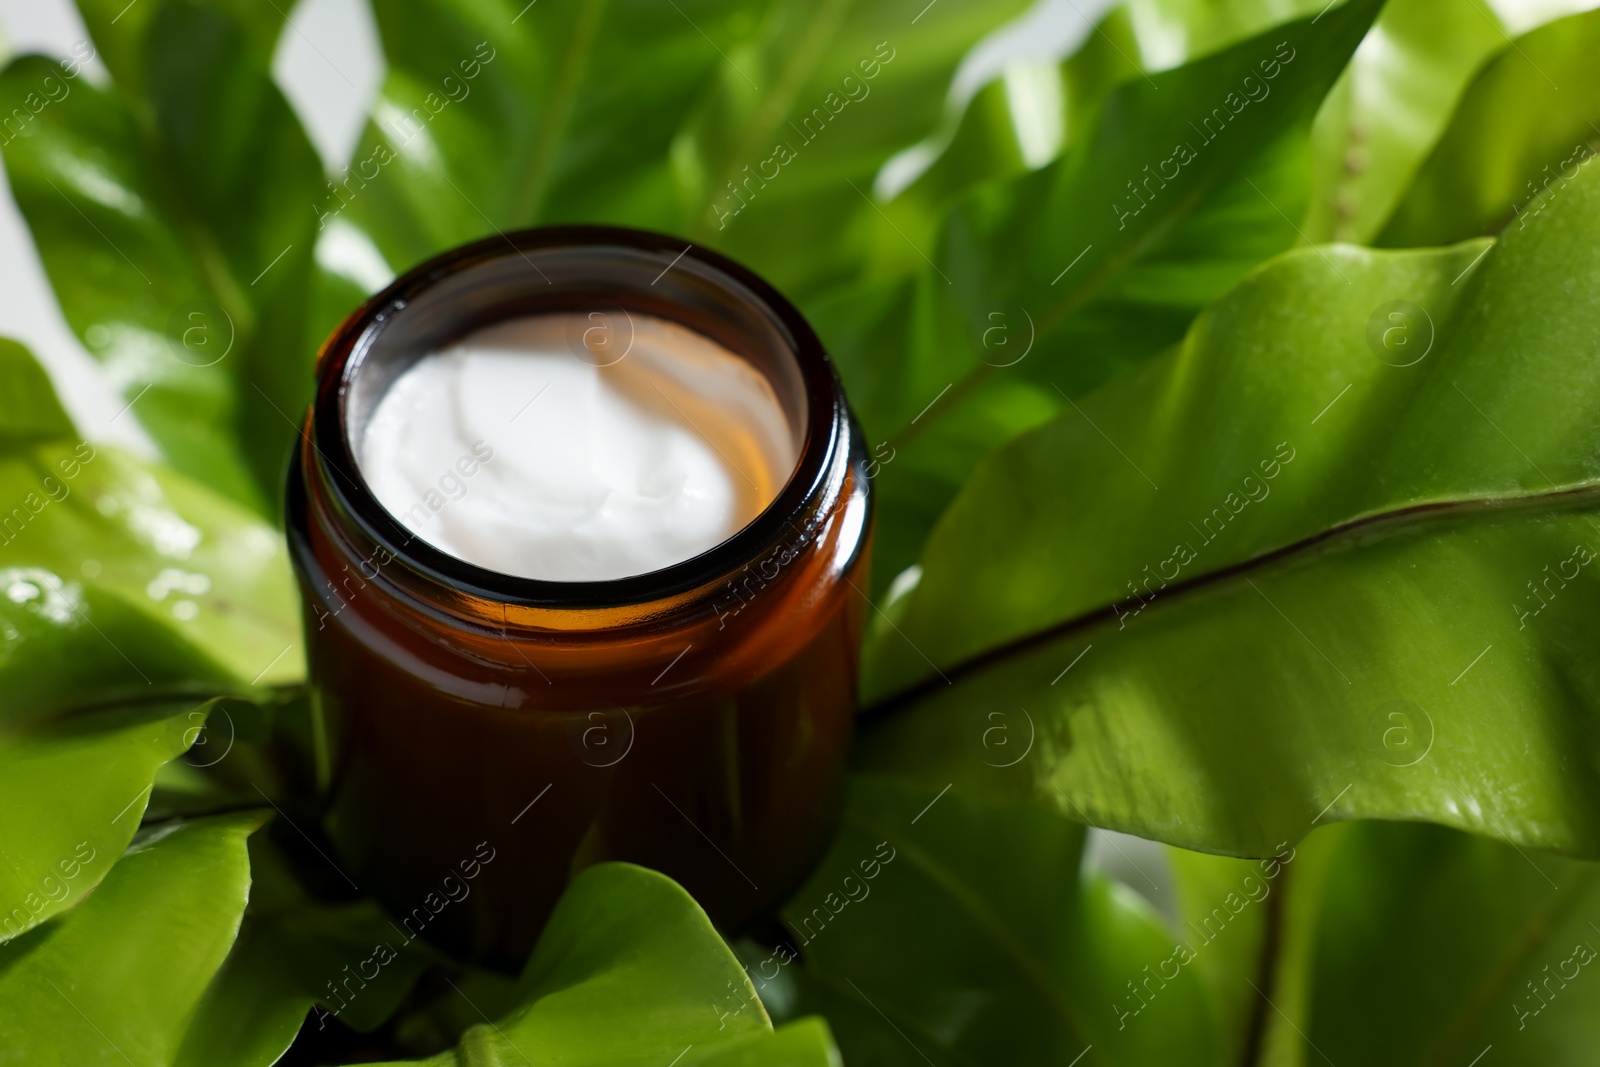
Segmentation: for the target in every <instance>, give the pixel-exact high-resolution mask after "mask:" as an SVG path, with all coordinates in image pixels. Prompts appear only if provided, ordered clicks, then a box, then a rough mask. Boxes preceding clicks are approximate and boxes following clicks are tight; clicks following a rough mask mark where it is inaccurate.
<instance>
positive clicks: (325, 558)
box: [288, 372, 871, 967]
mask: <svg viewBox="0 0 1600 1067" xmlns="http://www.w3.org/2000/svg"><path fill="white" fill-rule="evenodd" d="M830 373H831V372H830ZM325 392H326V391H323V392H319V400H318V403H319V404H320V403H324V402H325V401H327V399H328V398H327V396H326V395H325ZM827 418H828V419H829V421H830V422H831V425H827V426H822V425H815V426H813V427H812V428H811V431H812V432H811V433H810V437H809V440H808V444H807V446H806V447H807V448H808V449H815V450H820V451H822V452H825V453H826V454H825V455H819V456H817V457H814V458H816V459H817V461H818V463H817V464H815V466H816V470H817V471H818V472H819V473H818V477H817V478H816V479H815V484H814V485H813V487H812V489H811V491H810V492H809V494H808V495H807V496H806V498H805V500H804V502H803V506H801V507H799V508H798V509H796V510H794V511H792V512H791V513H790V515H789V516H788V518H787V519H786V521H785V522H784V523H783V524H782V529H781V532H780V533H779V534H778V535H777V536H775V537H768V538H766V539H765V540H763V541H761V542H760V543H755V542H748V541H747V543H746V548H747V549H752V551H747V553H746V557H747V558H742V559H739V560H736V561H735V563H734V565H732V566H722V567H721V568H720V569H718V570H717V572H716V573H715V574H710V573H708V574H705V575H702V578H703V580H700V581H697V582H691V583H689V585H688V587H686V588H685V587H682V585H683V583H679V584H680V587H679V588H675V589H672V590H669V591H667V592H665V593H664V594H663V595H661V596H659V597H655V598H651V599H645V600H643V601H639V600H637V599H635V600H634V601H633V602H628V603H618V604H601V605H598V606H597V605H593V604H586V605H578V606H574V607H571V608H567V607H564V606H562V605H561V604H559V603H541V604H537V605H531V606H530V605H528V604H518V603H506V602H499V603H497V602H496V601H495V600H494V598H493V597H486V596H484V595H482V593H481V592H480V591H477V590H472V591H470V592H465V591H462V590H458V589H457V590H441V591H440V595H438V596H434V595H432V593H431V592H430V591H429V590H428V589H427V588H425V587H421V586H419V580H418V579H417V577H416V568H414V567H413V566H412V565H411V562H410V561H409V560H408V559H407V558H406V556H405V552H404V550H403V549H401V548H399V547H398V546H396V545H394V544H392V543H388V542H386V541H385V539H384V538H383V537H382V536H372V535H371V531H369V530H367V529H366V528H365V527H364V526H363V524H362V523H361V522H359V521H356V520H355V519H354V518H352V515H351V514H350V504H349V501H348V500H347V499H346V496H347V494H346V493H344V492H343V491H342V483H341V477H342V476H343V474H342V472H340V471H338V470H330V463H332V462H333V461H330V460H329V459H328V456H327V454H326V452H325V451H324V448H323V444H324V442H321V441H319V440H318V439H317V436H316V429H317V417H316V413H315V412H314V413H313V418H312V420H311V421H310V423H309V424H308V430H309V431H310V432H309V433H308V436H307V438H306V441H307V443H308V444H309V445H310V446H311V447H302V448H301V449H300V450H299V452H298V454H297V456H296V459H295V467H294V470H293V471H292V472H291V478H290V486H289V500H288V505H289V506H288V517H289V526H290V545H291V555H292V558H293V560H294V563H295V567H296V571H297V574H298V577H299V579H300V582H301V588H302V593H303V596H304V602H305V606H306V613H305V618H306V637H307V648H308V662H309V669H310V681H311V685H312V691H313V699H314V701H315V705H316V707H317V708H318V709H319V711H320V715H321V719H322V722H323V724H324V728H325V730H326V732H327V736H328V739H329V742H330V748H329V751H330V758H329V761H328V781H327V783H326V785H327V795H326V799H327V809H326V818H325V829H326V831H327V834H328V837H329V839H330V841H331V842H332V844H333V846H334V851H335V858H336V860H337V861H338V863H339V864H340V866H341V867H342V869H343V871H344V873H345V874H346V875H347V876H348V877H349V878H350V879H352V880H353V881H354V882H355V883H356V884H357V885H358V886H359V887H360V889H361V890H362V891H363V892H368V893H371V894H373V895H375V896H376V897H378V898H379V899H380V900H381V901H382V902H383V903H384V904H385V905H386V906H387V907H388V909H389V910H390V911H391V912H392V913H393V915H394V917H395V920H396V922H397V924H398V925H399V926H400V927H403V930H404V933H405V935H406V936H407V938H417V937H420V938H424V939H426V940H429V941H431V942H434V943H436V944H438V945H441V946H443V947H446V948H447V949H449V950H451V951H453V952H455V953H457V954H459V955H462V956H464V957H466V958H468V959H472V960H475V961H479V962H484V963H487V964H490V965H497V966H502V967H515V966H516V965H518V963H519V962H520V960H521V959H522V958H523V957H524V956H525V955H526V953H527V952H528V951H529V950H530V949H531V947H532V945H533V943H534V941H535V939H536V938H537V936H538V933H539V931H540V930H541V929H542V927H543V925H544V922H545V920H546V918H547V917H548V915H549V912H550V910H551V908H552V907H553V906H554V904H555V902H556V900H557V899H558V898H559V896H560V894H561V892H562V890H563V889H564V888H565V886H566V884H567V882H568V881H569V880H570V879H571V877H572V876H573V875H574V874H576V873H577V872H578V871H579V870H581V869H583V868H584V867H586V866H589V865H591V864H594V863H598V862H602V861H607V860H623V861H629V862H633V863H638V864H641V865H644V866H647V867H651V868H654V869H656V870H659V871H661V872H663V873H665V874H667V875H669V876H671V877H672V878H673V879H675V880H676V881H678V882H679V883H680V884H682V885H683V886H684V887H685V888H686V889H687V890H689V891H690V892H691V893H692V894H693V895H694V896H695V898H696V899H697V900H698V901H699V902H700V903H701V905H702V906H703V907H704V908H705V909H706V911H707V912H708V914H709V915H710V916H711V918H712V920H713V921H714V922H716V923H717V924H718V925H719V926H722V927H723V928H725V929H730V930H735V929H738V928H739V927H740V926H743V925H745V924H748V923H749V922H751V921H752V920H755V919H757V918H760V917H763V916H766V915H770V914H771V913H772V912H773V910H774V909H775V908H776V907H777V905H778V904H780V903H781V902H782V901H783V900H784V899H785V898H786V897H787V896H788V895H789V894H791V893H792V892H793V891H794V890H795V889H796V888H798V886H799V883H800V882H801V881H802V880H803V879H804V877H805V876H806V874H807V873H808V871H809V870H810V868H811V866H812V865H813V864H814V863H815V861H816V860H817V858H818V857H819V856H820V853H821V851H822V849H823V848H824V847H825V845H826V842H827V840H828V838H829V837H830V836H831V833H832V831H833V828H834V826H835V823H836V820H837V817H838V811H839V806H840V799H841V793H842V785H843V776H844V770H845V760H846V755H847V750H848V746H849V739H850V735H851V732H852V725H853V719H854V714H855V697H856V693H855V690H856V673H857V671H856V667H857V657H858V650H859V647H860V642H861V628H862V625H863V621H864V614H865V610H866V608H867V602H866V600H865V597H864V595H863V594H862V592H861V590H864V589H865V588H866V584H867V575H866V569H867V566H868V557H869V547H870V539H871V507H870V496H869V485H868V481H867V479H866V478H865V477H864V474H863V472H864V470H865V461H866V457H865V454H864V453H865V449H864V446H863V443H862V441H861V438H860V434H859V432H858V431H857V430H856V429H855V427H854V423H853V420H852V419H851V417H850V415H849V412H848V409H847V408H846V407H845V405H844V402H843V399H842V397H839V398H837V399H836V401H835V402H834V403H833V404H832V406H831V410H830V411H829V412H828V415H827ZM813 421H818V420H817V419H816V417H815V414H814V415H813ZM334 465H335V466H337V464H334ZM741 536H742V535H741ZM730 543H732V542H730ZM724 562H726V555H725V558H724ZM419 589H420V591H419Z"/></svg>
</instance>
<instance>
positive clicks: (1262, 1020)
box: [1239, 866, 1293, 1067]
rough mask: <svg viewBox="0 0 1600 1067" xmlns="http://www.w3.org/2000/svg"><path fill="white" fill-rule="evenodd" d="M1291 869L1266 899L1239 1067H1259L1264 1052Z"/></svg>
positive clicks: (1281, 873) (1282, 875) (1283, 873)
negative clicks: (1253, 997) (1265, 910)
mask: <svg viewBox="0 0 1600 1067" xmlns="http://www.w3.org/2000/svg"><path fill="white" fill-rule="evenodd" d="M1292 873H1293V869H1292V868H1290V867H1288V866H1285V867H1284V868H1283V870H1282V871H1280V872H1279V874H1278V878H1279V882H1278V885H1277V892H1275V893H1271V894H1269V895H1268V896H1267V901H1266V905H1267V913H1266V917H1265V920H1264V922H1265V928H1264V929H1263V930H1262V931H1261V949H1260V953H1259V955H1258V956H1257V957H1256V979H1255V986H1256V992H1257V993H1258V994H1259V995H1258V996H1257V997H1256V998H1255V1000H1253V1001H1251V1003H1250V1022H1249V1024H1248V1025H1247V1026H1246V1027H1245V1032H1244V1047H1243V1048H1242V1049H1241V1050H1240V1053H1239V1063H1240V1067H1259V1065H1260V1064H1261V1062H1262V1057H1263V1056H1264V1055H1265V1053H1266V1045H1267V1041H1266V1038H1267V1012H1268V1011H1270V1010H1271V1009H1272V1002H1271V1001H1270V1000H1269V999H1268V998H1269V997H1271V996H1272V987H1273V986H1274V985H1275V984H1276V983H1277V980H1278V959H1279V957H1280V956H1281V955H1282V953H1283V905H1284V897H1285V895H1286V894H1287V893H1288V891H1289V882H1290V878H1291V875H1292Z"/></svg>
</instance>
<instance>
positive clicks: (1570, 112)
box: [1378, 11, 1600, 246]
mask: <svg viewBox="0 0 1600 1067" xmlns="http://www.w3.org/2000/svg"><path fill="white" fill-rule="evenodd" d="M1597 45H1600V12H1596V11H1591V12H1588V13H1586V14H1582V15H1572V16H1570V17H1568V18H1564V19H1560V20H1559V21H1556V22H1552V23H1550V24H1549V25H1547V26H1542V27H1540V28H1539V29H1537V30H1534V31H1533V32H1532V33H1529V34H1526V35H1524V36H1522V37H1519V38H1518V39H1517V40H1515V41H1513V42H1510V43H1508V44H1507V45H1506V46H1505V47H1504V48H1502V49H1501V50H1500V52H1499V54H1498V55H1496V56H1495V57H1494V59H1493V61H1492V62H1490V63H1488V64H1487V65H1486V66H1485V67H1484V68H1483V70H1482V71H1480V72H1479V73H1478V75H1477V76H1476V77H1475V78H1474V79H1473V80H1472V84H1471V85H1470V86H1468V88H1467V90H1466V92H1465V93H1464V94H1463V95H1462V98H1461V102H1460V104H1459V105H1458V106H1457V108H1456V110H1455V114H1454V115H1453V116H1452V117H1451V120H1450V125H1449V127H1448V129H1446V130H1445V132H1444V135H1443V136H1442V137H1441V138H1440V139H1439V142H1438V144H1437V146H1436V147H1435V148H1434V149H1433V151H1432V153H1431V154H1430V155H1429V156H1428V157H1427V161H1426V162H1425V163H1423V165H1422V167H1421V169H1420V170H1419V171H1418V173H1417V175H1416V179H1415V181H1413V182H1412V183H1411V186H1410V188H1409V189H1408V190H1407V191H1406V194H1405V199H1404V200H1402V201H1401V202H1400V204H1399V206H1398V207H1396V208H1395V210H1394V214H1393V216H1392V217H1391V218H1390V219H1389V221H1388V224H1387V225H1386V226H1384V228H1383V233H1382V234H1381V235H1380V236H1379V238H1378V243H1379V244H1383V245H1389V246H1403V245H1422V244H1445V243H1447V242H1450V241H1459V240H1462V239H1464V238H1468V237H1474V236H1477V235H1479V234H1491V233H1495V232H1497V231H1498V230H1500V228H1501V227H1506V228H1508V229H1516V230H1521V229H1523V228H1525V227H1527V226H1528V225H1530V224H1531V222H1532V220H1533V218H1534V217H1535V216H1537V215H1538V214H1540V213H1541V212H1543V211H1544V210H1545V209H1546V208H1547V207H1548V206H1549V205H1550V204H1552V203H1553V202H1555V201H1556V200H1557V199H1559V198H1560V197H1562V196H1563V195H1565V194H1564V190H1565V189H1566V188H1567V186H1568V185H1569V184H1571V182H1572V180H1573V178H1574V176H1575V174H1576V168H1577V166H1578V164H1579V163H1581V162H1583V161H1584V160H1586V159H1588V158H1589V157H1590V156H1592V155H1594V154H1595V150H1596V145H1600V132H1597V131H1596V129H1595V126H1594V124H1595V123H1596V122H1597V121H1600V103H1597V101H1600V70H1597V69H1596V67H1595V64H1594V62H1593V57H1594V52H1595V48H1596V46H1597ZM1558 86H1559V88H1558ZM1513 222H1514V225H1513Z"/></svg>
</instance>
